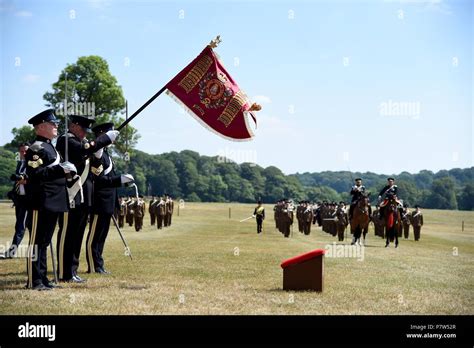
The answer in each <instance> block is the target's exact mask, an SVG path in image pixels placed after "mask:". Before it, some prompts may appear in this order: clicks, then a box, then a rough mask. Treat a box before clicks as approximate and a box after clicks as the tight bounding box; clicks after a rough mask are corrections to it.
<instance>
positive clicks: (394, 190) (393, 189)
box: [379, 177, 398, 219]
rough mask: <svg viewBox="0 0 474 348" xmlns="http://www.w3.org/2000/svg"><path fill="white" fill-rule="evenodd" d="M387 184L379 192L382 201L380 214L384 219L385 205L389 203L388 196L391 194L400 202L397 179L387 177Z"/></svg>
mask: <svg viewBox="0 0 474 348" xmlns="http://www.w3.org/2000/svg"><path fill="white" fill-rule="evenodd" d="M387 183H388V184H387V185H385V186H384V188H383V189H382V190H381V191H380V193H379V202H381V203H380V205H379V206H380V209H379V212H380V216H381V218H382V219H383V218H384V208H385V205H386V204H387V203H388V199H387V197H389V196H394V197H395V199H396V200H397V202H398V198H397V194H398V187H397V185H395V179H394V178H392V177H390V178H388V179H387Z"/></svg>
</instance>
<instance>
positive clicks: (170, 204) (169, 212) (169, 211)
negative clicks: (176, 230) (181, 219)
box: [166, 195, 174, 226]
mask: <svg viewBox="0 0 474 348" xmlns="http://www.w3.org/2000/svg"><path fill="white" fill-rule="evenodd" d="M167 198H168V207H167V209H166V214H167V215H168V226H171V218H172V217H173V212H174V202H173V198H171V196H170V195H168V197H167Z"/></svg>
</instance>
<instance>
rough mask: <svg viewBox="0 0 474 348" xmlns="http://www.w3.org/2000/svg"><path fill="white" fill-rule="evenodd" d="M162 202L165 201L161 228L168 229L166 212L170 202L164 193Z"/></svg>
mask: <svg viewBox="0 0 474 348" xmlns="http://www.w3.org/2000/svg"><path fill="white" fill-rule="evenodd" d="M164 200H165V215H164V216H163V226H164V227H168V226H169V223H168V218H169V214H168V210H169V205H170V200H169V197H168V194H167V193H165V198H164Z"/></svg>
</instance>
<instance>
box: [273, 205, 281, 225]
mask: <svg viewBox="0 0 474 348" xmlns="http://www.w3.org/2000/svg"><path fill="white" fill-rule="evenodd" d="M279 204H280V201H278V202H277V203H276V204H275V205H274V206H273V220H274V221H275V228H276V229H278V209H279V207H278V205H279Z"/></svg>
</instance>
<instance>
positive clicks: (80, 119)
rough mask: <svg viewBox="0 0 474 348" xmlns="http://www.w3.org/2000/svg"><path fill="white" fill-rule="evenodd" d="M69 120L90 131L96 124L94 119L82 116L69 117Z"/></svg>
mask: <svg viewBox="0 0 474 348" xmlns="http://www.w3.org/2000/svg"><path fill="white" fill-rule="evenodd" d="M69 119H70V120H71V123H75V124H77V125H79V126H81V127H82V128H84V129H86V130H90V128H91V126H92V125H93V124H94V122H95V120H94V119H92V118H89V117H86V116H81V115H69Z"/></svg>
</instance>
